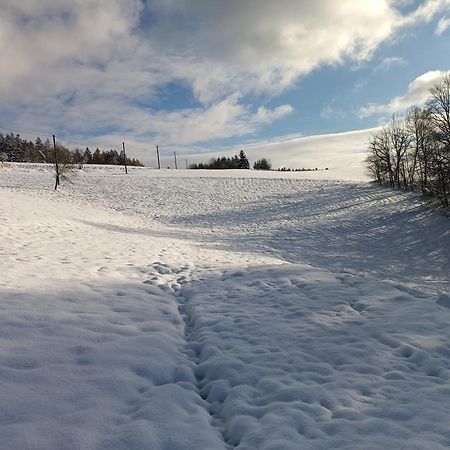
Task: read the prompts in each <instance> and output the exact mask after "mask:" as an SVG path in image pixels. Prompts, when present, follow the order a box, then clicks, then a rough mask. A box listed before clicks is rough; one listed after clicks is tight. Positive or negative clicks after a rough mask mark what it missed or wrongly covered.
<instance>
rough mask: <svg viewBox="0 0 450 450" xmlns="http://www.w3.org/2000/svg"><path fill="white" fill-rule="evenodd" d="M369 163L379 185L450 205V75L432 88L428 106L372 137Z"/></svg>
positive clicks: (370, 170) (412, 112) (396, 119)
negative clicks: (403, 190) (416, 192)
mask: <svg viewBox="0 0 450 450" xmlns="http://www.w3.org/2000/svg"><path fill="white" fill-rule="evenodd" d="M366 163H367V167H368V169H369V172H370V173H371V175H372V176H373V178H374V180H376V181H378V182H379V183H381V184H386V185H390V186H392V187H395V188H402V189H411V190H414V189H415V188H416V187H419V188H420V189H421V190H422V192H423V193H424V194H428V195H431V196H433V197H436V198H438V199H439V200H440V201H441V202H442V204H443V205H445V206H450V75H446V76H444V77H443V78H442V79H441V80H440V81H439V82H437V83H436V84H435V85H434V86H433V87H432V88H431V89H430V96H429V98H428V101H427V102H426V104H425V106H423V107H417V106H416V107H413V108H411V109H410V111H409V112H408V114H407V115H406V117H404V118H400V117H396V116H394V117H393V118H392V120H391V122H390V123H389V124H388V125H386V126H384V127H383V128H381V129H380V130H377V131H376V132H375V133H374V134H373V135H372V137H371V139H370V142H369V155H368V157H367V160H366Z"/></svg>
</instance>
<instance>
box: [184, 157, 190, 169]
mask: <svg viewBox="0 0 450 450" xmlns="http://www.w3.org/2000/svg"><path fill="white" fill-rule="evenodd" d="M185 162H186V169H189V167H188V163H187V158H186V159H185Z"/></svg>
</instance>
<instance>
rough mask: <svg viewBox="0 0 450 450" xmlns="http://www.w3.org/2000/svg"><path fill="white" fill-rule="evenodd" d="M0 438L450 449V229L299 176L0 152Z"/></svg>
mask: <svg viewBox="0 0 450 450" xmlns="http://www.w3.org/2000/svg"><path fill="white" fill-rule="evenodd" d="M0 235H1V236H2V240H1V242H2V244H1V246H0V405H2V406H1V409H0V448H1V449H5V450H6V449H8V450H16V449H17V450H18V449H20V450H22V449H42V450H43V449H50V448H65V449H137V450H139V449H158V450H159V449H170V450H177V449H205V450H214V449H230V448H237V449H239V450H243V449H246V450H250V449H253V450H254V449H258V450H259V449H261V450H266V449H267V450H268V449H298V448H306V449H329V448H343V449H344V448H345V449H352V448H353V449H361V448H364V449H380V448H408V449H444V448H449V446H450V428H449V426H448V424H449V423H450V412H449V411H450V408H449V406H450V346H449V342H450V328H449V327H448V324H449V321H450V291H449V278H450V277H449V274H450V273H449V267H450V265H449V260H450V225H449V219H448V217H447V216H445V215H444V214H441V213H440V212H439V211H438V210H436V209H435V208H434V207H433V206H431V205H427V204H425V203H423V202H419V201H418V198H417V196H416V195H415V194H414V193H403V192H399V191H391V190H388V189H382V188H378V187H375V186H372V185H369V184H365V183H356V182H348V181H332V180H325V179H320V178H316V179H308V178H307V177H306V174H305V173H295V174H292V173H287V174H285V173H281V174H280V173H259V172H254V171H224V172H213V171H211V172H209V171H181V170H180V171H167V170H164V171H155V170H149V169H145V168H144V169H141V168H132V169H131V170H130V173H129V174H128V175H127V176H126V175H125V174H123V173H122V172H121V170H120V168H118V167H87V168H85V169H83V170H81V171H77V172H76V173H75V174H74V175H73V176H72V178H71V182H66V183H64V184H63V186H62V188H61V190H59V191H57V192H53V191H52V180H51V170H50V169H49V168H48V167H46V166H42V165H29V164H16V165H14V164H8V165H5V166H4V167H2V168H0Z"/></svg>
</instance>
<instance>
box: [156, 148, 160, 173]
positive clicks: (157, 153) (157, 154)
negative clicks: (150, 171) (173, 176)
mask: <svg viewBox="0 0 450 450" xmlns="http://www.w3.org/2000/svg"><path fill="white" fill-rule="evenodd" d="M156 156H157V158H158V169H161V162H160V160H159V147H158V146H156Z"/></svg>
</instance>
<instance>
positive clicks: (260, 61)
mask: <svg viewBox="0 0 450 450" xmlns="http://www.w3.org/2000/svg"><path fill="white" fill-rule="evenodd" d="M0 56H1V60H2V70H1V71H0V104H1V105H2V108H1V110H0V132H3V133H5V132H8V131H11V130H16V131H17V132H20V134H21V135H22V136H24V137H27V138H28V137H29V138H30V139H32V140H34V139H35V137H36V136H37V135H39V136H41V137H43V138H45V137H47V136H51V134H55V135H56V136H57V138H58V140H60V141H62V142H64V143H66V144H67V145H69V146H70V147H75V146H78V147H80V148H84V147H86V146H89V147H90V148H96V147H100V148H102V149H107V148H116V149H120V146H121V143H122V142H123V141H125V142H126V146H127V149H128V154H129V155H130V156H132V157H138V158H139V159H141V160H142V161H143V162H144V163H145V164H146V165H150V166H151V165H154V164H155V146H156V145H159V146H160V149H161V154H162V155H163V157H168V156H169V155H172V154H173V152H174V151H175V152H177V154H178V155H180V156H182V157H183V156H186V157H189V158H190V159H195V158H197V160H198V158H200V159H201V157H202V156H203V155H210V154H211V153H213V154H214V153H220V154H226V153H230V152H231V153H235V152H237V151H239V149H241V148H243V149H245V150H246V149H249V151H250V153H251V155H252V157H253V158H254V159H257V158H258V156H260V157H267V156H269V157H270V158H271V159H272V160H273V161H274V162H275V163H276V164H284V165H286V164H288V165H289V164H291V163H292V164H297V165H301V163H302V158H294V159H292V158H288V157H286V155H288V154H291V155H292V154H294V153H295V145H294V147H293V143H294V144H295V143H298V144H299V145H300V144H301V143H303V146H302V148H303V150H302V152H303V153H301V155H307V156H308V158H307V159H305V160H304V162H307V163H308V164H310V165H314V162H315V160H317V162H316V164H315V165H330V166H332V165H333V162H335V161H334V158H335V155H333V151H332V149H331V148H329V149H328V150H327V151H325V153H326V155H327V156H326V158H324V157H323V156H324V155H323V152H324V150H323V149H324V148H326V145H325V144H326V143H329V142H330V136H331V142H335V140H336V138H335V137H336V136H338V137H339V145H340V146H341V147H345V145H346V142H348V143H349V146H350V145H352V146H353V147H352V151H353V150H354V151H356V152H358V154H361V149H363V148H364V147H365V145H366V142H367V139H368V136H369V135H370V133H371V131H372V130H373V128H374V127H377V126H380V125H381V124H383V123H385V122H386V121H388V120H389V118H390V117H391V116H392V114H393V113H396V114H402V113H404V112H405V110H407V108H409V107H410V106H412V105H416V104H417V105H420V104H422V103H423V102H424V101H425V100H426V97H427V93H428V89H429V88H430V87H431V86H432V85H433V83H435V82H436V81H437V80H438V79H439V78H440V77H441V76H442V75H443V74H445V73H446V72H447V71H449V69H450V63H449V56H450V0H422V1H416V0H340V1H335V0H315V1H314V2H311V1H308V0H303V1H302V0H277V1H276V2H275V1H273V0H228V1H224V0H72V1H71V2H68V1H66V0H40V1H36V0H20V1H17V0H0ZM355 131H358V132H357V133H356V134H355ZM311 136H315V137H314V138H311ZM355 136H358V139H357V140H355ZM312 142H314V145H313V144H312ZM327 148H328V147H327ZM321 152H322V153H321ZM193 155H196V156H193ZM199 155H200V156H199ZM316 156H317V157H316ZM342 161H343V160H342Z"/></svg>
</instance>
